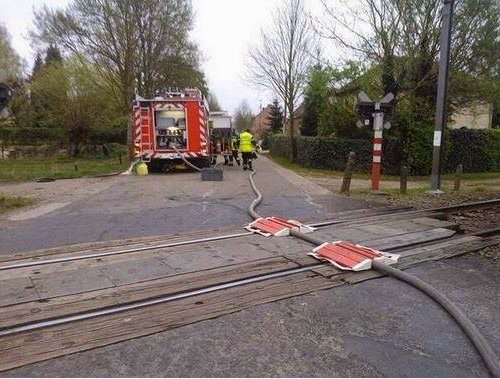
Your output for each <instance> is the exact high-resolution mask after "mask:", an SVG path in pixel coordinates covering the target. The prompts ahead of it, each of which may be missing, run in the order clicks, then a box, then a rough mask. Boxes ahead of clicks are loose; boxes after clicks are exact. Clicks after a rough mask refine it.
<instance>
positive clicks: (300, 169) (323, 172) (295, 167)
mask: <svg viewBox="0 0 500 379" xmlns="http://www.w3.org/2000/svg"><path fill="white" fill-rule="evenodd" d="M266 157H268V158H269V159H271V160H272V161H273V162H275V163H277V164H279V165H280V166H283V167H285V168H287V169H289V170H292V171H295V172H297V173H299V174H300V173H307V174H309V175H313V176H343V175H344V173H343V172H342V171H334V170H327V169H320V168H307V167H304V166H301V165H299V164H297V163H291V162H290V160H289V159H287V158H282V157H274V156H272V155H270V154H266ZM352 177H353V178H356V179H370V175H368V174H363V173H354V174H353V175H352ZM398 180H399V179H398Z"/></svg>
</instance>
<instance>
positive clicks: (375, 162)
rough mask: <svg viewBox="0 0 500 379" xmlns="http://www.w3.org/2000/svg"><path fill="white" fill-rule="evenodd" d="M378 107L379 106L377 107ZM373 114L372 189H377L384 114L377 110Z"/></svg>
mask: <svg viewBox="0 0 500 379" xmlns="http://www.w3.org/2000/svg"><path fill="white" fill-rule="evenodd" d="M375 108H377V104H376V105H375ZM379 108H380V107H379ZM375 111H376V113H374V114H373V154H372V177H371V179H372V191H378V190H379V188H380V187H379V184H380V163H381V161H382V140H383V138H382V128H383V125H384V114H383V113H382V112H380V111H379V112H377V109H376V110H375Z"/></svg>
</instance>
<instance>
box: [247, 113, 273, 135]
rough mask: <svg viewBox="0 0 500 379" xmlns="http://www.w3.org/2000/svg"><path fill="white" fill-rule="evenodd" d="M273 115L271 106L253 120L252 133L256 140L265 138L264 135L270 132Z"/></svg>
mask: <svg viewBox="0 0 500 379" xmlns="http://www.w3.org/2000/svg"><path fill="white" fill-rule="evenodd" d="M270 114H271V105H270V104H269V105H267V106H266V107H264V108H262V109H261V111H260V112H259V113H258V114H257V115H256V116H255V117H254V118H252V126H251V129H252V133H253V136H254V139H255V140H256V141H258V140H259V139H261V138H263V136H264V133H265V132H266V131H267V130H269V128H270V125H269V116H270Z"/></svg>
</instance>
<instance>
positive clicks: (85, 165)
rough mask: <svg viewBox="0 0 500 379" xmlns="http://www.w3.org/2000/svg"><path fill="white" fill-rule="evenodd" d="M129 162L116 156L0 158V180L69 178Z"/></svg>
mask: <svg viewBox="0 0 500 379" xmlns="http://www.w3.org/2000/svg"><path fill="white" fill-rule="evenodd" d="M128 165H129V163H128V161H127V160H126V159H124V160H123V162H122V163H121V164H120V163H119V160H118V158H116V157H115V158H107V159H97V158H95V159H91V158H81V159H78V158H31V159H30V158H22V159H2V160H0V182H22V181H30V180H35V179H39V178H51V179H69V178H81V177H85V176H94V175H103V174H110V173H113V172H119V171H124V170H126V169H127V167H128Z"/></svg>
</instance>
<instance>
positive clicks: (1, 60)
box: [0, 24, 22, 84]
mask: <svg viewBox="0 0 500 379" xmlns="http://www.w3.org/2000/svg"><path fill="white" fill-rule="evenodd" d="M0 69H1V70H3V71H4V75H5V78H4V79H3V80H4V81H5V82H7V83H8V84H13V83H14V82H15V81H16V80H17V79H19V78H20V76H21V70H22V64H21V58H20V57H19V55H18V54H17V52H16V51H15V50H14V48H13V47H12V44H11V40H10V35H9V32H8V30H7V28H6V27H5V26H3V25H1V24H0Z"/></svg>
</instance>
